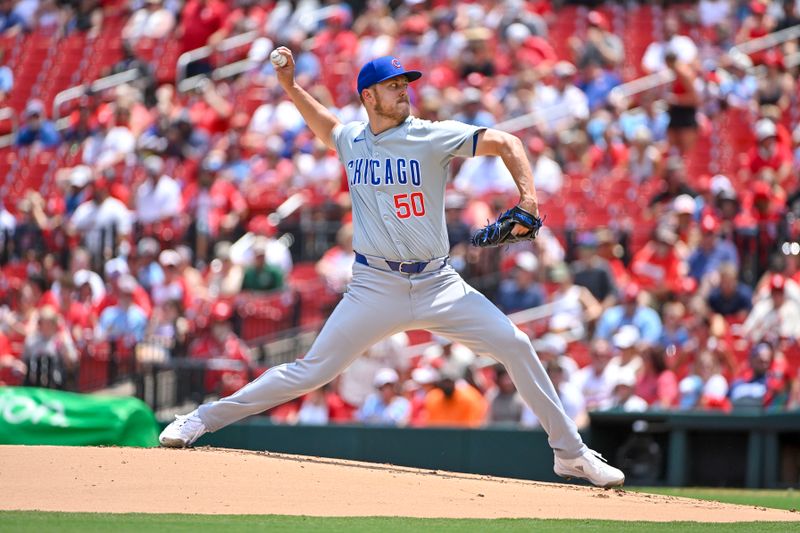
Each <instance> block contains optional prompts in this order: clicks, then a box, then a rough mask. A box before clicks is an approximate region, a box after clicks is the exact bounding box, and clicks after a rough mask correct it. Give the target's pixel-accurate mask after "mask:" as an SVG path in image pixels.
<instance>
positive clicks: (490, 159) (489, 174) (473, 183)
mask: <svg viewBox="0 0 800 533" xmlns="http://www.w3.org/2000/svg"><path fill="white" fill-rule="evenodd" d="M453 185H454V186H455V188H456V190H458V191H460V192H463V193H465V194H467V195H470V196H473V195H474V196H480V195H483V194H486V193H489V192H502V193H507V192H513V191H516V190H517V185H516V184H515V183H514V178H513V177H512V176H511V173H510V172H509V171H508V169H507V168H506V166H505V164H503V160H502V159H500V158H499V157H495V156H482V157H472V158H470V159H467V160H466V161H464V164H463V165H461V168H460V169H459V171H458V174H457V175H456V177H455V180H453ZM537 186H538V183H537Z"/></svg>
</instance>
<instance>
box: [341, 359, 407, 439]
mask: <svg viewBox="0 0 800 533" xmlns="http://www.w3.org/2000/svg"><path fill="white" fill-rule="evenodd" d="M399 379H400V378H399V376H398V375H397V372H396V371H395V370H394V369H392V368H382V369H380V370H378V372H377V373H376V374H375V379H374V380H373V381H372V384H373V386H374V387H375V389H377V392H373V393H372V394H370V395H369V396H367V399H366V400H365V401H364V405H362V406H361V408H360V409H359V410H358V411H356V416H355V418H356V420H358V421H359V422H363V423H364V424H368V425H381V426H405V425H406V424H408V422H409V420H410V419H411V403H410V402H409V401H408V400H407V399H406V398H404V397H403V396H401V395H400V394H398V382H399Z"/></svg>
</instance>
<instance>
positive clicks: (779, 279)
mask: <svg viewBox="0 0 800 533" xmlns="http://www.w3.org/2000/svg"><path fill="white" fill-rule="evenodd" d="M785 285H786V278H784V277H783V276H782V275H781V274H772V275H771V276H770V278H769V291H770V293H769V296H768V297H766V298H763V299H761V300H759V301H757V302H756V303H755V304H754V305H753V309H752V310H751V311H750V314H748V315H747V319H746V320H745V321H744V324H742V333H743V334H744V335H745V336H746V337H748V338H750V339H751V340H752V341H754V342H758V341H761V340H764V339H772V338H774V337H783V338H786V339H797V338H800V306H799V305H798V303H797V302H796V301H795V300H793V299H791V298H787V297H786V295H785V292H784V288H785Z"/></svg>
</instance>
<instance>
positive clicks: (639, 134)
mask: <svg viewBox="0 0 800 533" xmlns="http://www.w3.org/2000/svg"><path fill="white" fill-rule="evenodd" d="M661 173H662V158H661V152H660V151H659V149H658V148H656V146H655V145H654V144H653V134H652V133H651V132H650V130H649V129H648V128H647V126H639V127H638V128H636V130H635V131H634V133H633V138H632V139H631V145H630V148H629V150H628V175H629V176H630V178H631V180H633V182H634V183H635V184H637V185H638V184H641V183H643V182H645V181H648V180H650V179H651V178H655V177H656V176H660V175H661Z"/></svg>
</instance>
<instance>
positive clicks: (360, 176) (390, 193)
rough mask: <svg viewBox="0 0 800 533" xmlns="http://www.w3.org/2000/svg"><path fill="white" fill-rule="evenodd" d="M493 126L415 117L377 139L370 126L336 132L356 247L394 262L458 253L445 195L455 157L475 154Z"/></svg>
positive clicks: (355, 124) (356, 125) (339, 128)
mask: <svg viewBox="0 0 800 533" xmlns="http://www.w3.org/2000/svg"><path fill="white" fill-rule="evenodd" d="M484 129H485V128H480V127H476V126H470V125H469V124H464V123H462V122H457V121H454V120H445V121H442V122H431V121H428V120H422V119H418V118H415V117H411V116H409V117H408V118H407V119H406V120H405V122H403V123H402V124H400V125H399V126H396V127H394V128H392V129H390V130H387V131H384V132H383V133H380V134H378V135H374V134H373V133H372V131H371V130H370V128H369V124H368V123H366V122H350V123H348V124H343V125H340V126H337V127H336V128H335V129H334V130H333V140H334V143H335V144H336V150H337V152H338V153H339V159H340V160H341V162H342V164H343V165H344V168H345V170H346V171H347V181H348V184H349V186H350V196H351V198H352V202H353V231H354V234H353V248H354V249H355V250H356V251H358V252H360V253H362V254H365V255H372V256H377V257H383V258H385V259H390V260H393V261H408V260H416V261H426V260H430V259H434V258H438V257H444V256H446V255H447V254H448V252H449V251H450V244H449V243H448V242H447V227H446V225H445V219H444V192H445V186H446V184H447V177H448V167H449V163H450V160H451V159H452V158H453V157H455V156H466V157H471V156H473V155H475V146H476V144H477V141H478V133H480V131H482V130H484Z"/></svg>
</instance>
